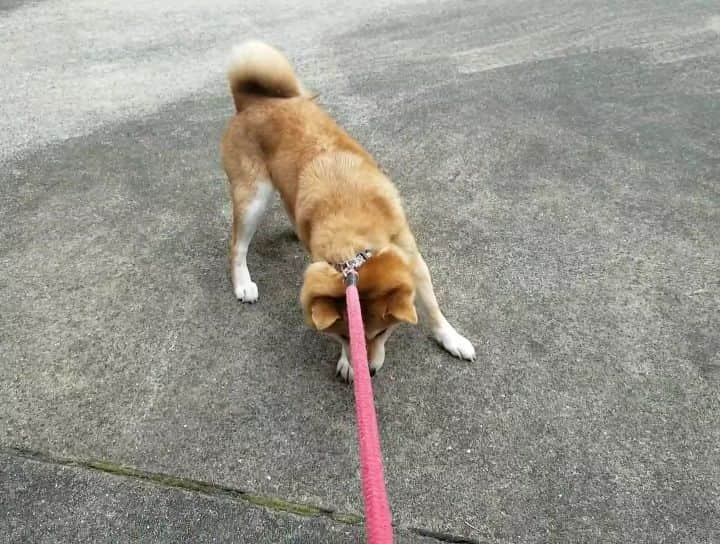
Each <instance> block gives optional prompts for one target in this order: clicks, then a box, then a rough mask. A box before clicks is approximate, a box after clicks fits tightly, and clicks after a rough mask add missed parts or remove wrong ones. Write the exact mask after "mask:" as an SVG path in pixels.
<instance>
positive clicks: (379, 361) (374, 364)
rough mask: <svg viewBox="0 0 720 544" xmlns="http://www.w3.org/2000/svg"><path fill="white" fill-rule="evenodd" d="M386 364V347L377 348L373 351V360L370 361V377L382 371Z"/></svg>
mask: <svg viewBox="0 0 720 544" xmlns="http://www.w3.org/2000/svg"><path fill="white" fill-rule="evenodd" d="M384 363H385V346H376V347H375V350H374V351H373V354H372V358H371V359H370V376H375V374H376V373H377V372H378V370H380V369H381V368H382V366H383V364H384Z"/></svg>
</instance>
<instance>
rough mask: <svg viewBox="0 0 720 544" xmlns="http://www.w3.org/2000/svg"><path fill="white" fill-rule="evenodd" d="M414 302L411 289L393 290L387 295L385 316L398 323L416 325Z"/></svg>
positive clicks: (416, 317)
mask: <svg viewBox="0 0 720 544" xmlns="http://www.w3.org/2000/svg"><path fill="white" fill-rule="evenodd" d="M414 302H415V296H414V293H413V292H412V290H411V289H406V288H399V289H395V290H394V291H392V292H391V293H390V294H389V295H388V298H387V309H386V310H385V315H391V316H392V317H394V318H395V319H397V320H398V321H405V322H406V323H411V324H412V325H417V322H418V316H417V311H416V310H415V303H414ZM383 317H385V316H383Z"/></svg>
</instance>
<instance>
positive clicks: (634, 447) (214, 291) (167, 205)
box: [0, 0, 720, 543]
mask: <svg viewBox="0 0 720 544" xmlns="http://www.w3.org/2000/svg"><path fill="white" fill-rule="evenodd" d="M13 4H14V5H12V7H10V8H8V9H5V10H4V11H2V12H0V31H1V35H2V36H3V42H4V44H7V45H8V47H4V48H3V49H2V50H1V51H0V55H2V57H1V58H2V60H3V65H4V66H6V67H7V68H6V69H5V72H4V75H3V78H2V80H1V81H0V107H1V108H2V111H3V113H4V114H5V115H3V116H2V117H1V118H0V157H2V158H1V160H2V162H3V164H2V176H3V179H2V185H1V187H2V193H0V195H1V196H2V218H3V221H2V224H1V225H0V229H1V230H2V233H1V236H0V267H1V268H0V270H2V275H1V276H0V300H2V311H0V396H1V397H2V398H3V403H2V404H1V405H0V445H1V446H2V447H3V451H4V452H5V455H6V456H9V458H8V460H7V462H8V463H9V464H10V466H11V467H12V466H14V467H15V468H14V469H13V468H11V469H10V470H9V471H3V472H2V474H0V478H2V479H3V480H2V485H3V486H4V487H9V488H12V489H19V488H22V486H26V487H27V488H28V489H34V490H35V491H34V492H35V493H42V492H41V491H39V490H42V489H43V486H44V485H47V482H54V481H55V480H53V478H55V479H57V482H58V486H59V487H60V488H64V489H66V493H67V494H72V493H80V494H82V491H81V489H83V488H87V489H88V490H89V489H90V488H91V487H93V486H94V485H95V484H93V483H92V482H91V480H93V479H99V480H100V481H101V482H102V483H99V484H98V486H99V488H98V489H102V486H108V485H109V486H127V487H124V488H123V490H122V493H123V494H124V495H123V497H124V498H123V499H122V501H121V502H118V503H117V505H116V506H115V507H112V506H111V505H107V504H106V505H104V503H103V502H102V501H92V502H93V504H94V505H95V507H96V509H97V511H107V512H122V511H129V510H130V508H132V507H134V506H131V505H138V504H139V505H140V506H139V507H138V508H140V512H141V513H140V514H138V517H137V518H132V520H129V521H128V522H127V524H122V523H118V524H112V525H111V524H107V525H98V526H97V527H99V528H98V530H99V531H105V530H106V529H107V531H109V533H107V534H108V535H110V536H108V538H117V539H122V537H123V535H127V534H128V533H127V532H123V531H132V530H133V527H134V526H135V525H134V524H136V523H141V522H138V521H136V520H138V519H142V516H143V515H147V516H148V517H150V518H153V516H157V518H160V517H162V516H168V519H180V518H181V517H182V516H183V512H184V511H185V510H183V509H196V510H194V511H197V512H208V511H209V510H210V509H212V508H222V511H223V512H225V513H227V517H225V518H223V519H224V520H225V521H226V522H227V527H228V528H229V529H228V530H233V531H234V529H235V528H237V527H240V526H241V525H242V524H243V522H242V520H243V519H245V518H244V517H243V516H255V519H257V520H259V519H260V518H262V520H263V521H262V522H261V521H257V523H258V524H260V523H265V522H267V523H268V524H270V525H272V527H273V528H272V529H269V530H271V531H274V530H287V531H293V530H298V531H301V533H299V534H313V531H327V530H330V528H329V527H330V526H329V525H327V524H324V520H320V521H317V520H315V521H313V520H305V519H295V518H292V519H290V518H287V514H282V513H277V512H275V511H273V510H272V509H268V510H267V511H265V512H258V511H256V510H253V512H252V513H248V512H247V511H246V509H245V508H244V507H242V505H238V504H236V503H234V502H233V503H232V504H223V505H222V507H220V506H215V503H214V502H212V501H211V502H212V505H213V506H211V505H210V504H211V502H208V501H209V499H208V498H206V497H203V496H200V494H192V493H190V494H185V492H182V495H176V494H175V493H180V492H175V491H173V492H172V493H170V491H168V490H158V489H156V488H154V487H148V486H146V485H145V484H143V483H142V482H140V484H142V485H139V484H138V483H137V482H123V480H122V476H120V477H119V478H120V480H117V479H115V478H118V477H115V476H113V477H112V478H110V477H104V476H103V475H102V474H98V473H96V472H93V473H92V474H90V473H89V472H91V471H88V470H87V469H85V468H83V466H82V463H81V464H80V467H78V468H74V469H72V471H73V475H72V477H68V476H62V475H63V474H67V473H66V471H67V470H70V469H67V468H62V467H61V466H60V465H62V463H61V460H62V459H65V458H73V459H79V460H83V459H100V460H103V461H104V462H107V463H109V464H110V465H112V466H115V465H123V466H130V467H134V468H135V469H137V470H140V471H146V472H148V473H152V474H170V475H173V476H175V477H177V478H181V479H188V480H199V481H203V482H212V483H213V484H214V485H219V486H226V487H229V488H233V489H239V490H243V491H245V492H251V493H256V494H260V495H263V496H272V497H278V498H280V499H282V500H286V501H292V502H299V503H302V504H307V505H312V506H316V507H320V508H323V509H327V510H332V511H337V512H343V513H348V514H358V513H360V512H361V502H360V498H359V493H358V489H359V480H358V471H357V456H356V452H355V443H354V440H355V435H354V432H355V431H354V426H353V414H352V392H351V390H350V389H348V388H347V387H345V386H344V385H343V384H342V383H339V382H338V381H337V380H336V379H335V378H334V376H333V370H334V359H335V357H336V353H335V348H334V347H333V346H332V345H330V344H328V343H327V342H325V341H324V340H322V339H321V338H318V337H316V336H315V335H314V334H312V333H310V332H309V331H307V330H306V329H305V327H304V325H303V323H302V316H301V313H300V310H299V307H298V304H297V296H298V289H299V286H300V279H301V278H300V276H301V272H302V269H303V266H304V265H305V263H306V262H307V261H306V257H305V256H304V255H303V253H302V251H301V249H300V248H299V247H298V246H297V245H296V242H295V241H294V240H293V238H292V236H291V231H290V229H289V227H288V224H287V221H286V219H285V218H284V217H283V215H282V212H281V210H280V207H279V206H278V205H277V203H276V205H275V206H274V208H273V209H272V211H271V213H270V214H269V215H268V217H267V218H266V220H265V221H264V223H263V226H262V228H261V232H260V233H259V234H258V236H257V238H256V242H255V245H254V247H253V249H252V250H251V257H250V259H251V266H252V267H253V270H254V275H255V279H256V281H257V282H258V285H259V288H260V302H259V303H258V304H257V305H255V306H252V307H247V306H242V305H240V304H239V303H237V302H236V301H235V300H234V299H233V297H232V292H231V289H230V284H229V279H228V275H227V270H226V256H225V252H226V245H227V235H228V205H227V202H226V200H227V199H226V193H225V191H226V189H225V186H224V183H225V181H224V179H223V177H222V172H221V169H220V167H219V159H218V153H217V142H218V138H219V136H220V134H221V132H222V129H223V126H224V124H225V123H226V121H227V118H228V116H229V115H230V114H231V112H232V104H231V101H230V98H229V97H228V96H227V93H226V89H225V83H224V81H223V78H222V69H223V62H224V57H225V54H226V52H227V51H228V50H229V47H230V46H231V45H232V44H233V43H236V42H238V41H241V40H242V39H244V38H246V37H258V36H260V37H263V38H265V39H267V40H269V41H271V42H274V43H276V44H278V45H280V46H281V47H283V48H285V49H286V50H287V51H288V53H289V55H290V56H291V57H292V58H293V60H294V61H295V62H296V63H297V65H298V71H299V72H300V73H301V75H302V76H303V78H304V79H305V82H306V84H307V86H308V87H310V88H312V89H316V90H318V91H319V92H321V93H322V94H321V101H322V103H323V104H324V105H325V106H326V107H327V108H328V109H329V110H330V111H331V112H332V113H333V114H334V115H335V116H336V117H337V118H338V119H339V120H340V121H341V122H342V123H343V124H344V125H345V126H346V127H347V128H348V129H350V131H351V132H352V133H353V134H355V135H356V136H357V137H358V138H359V139H360V141H362V142H363V143H364V144H366V145H367V147H368V148H369V149H370V150H371V151H372V152H373V153H374V154H375V155H376V156H377V158H378V159H379V160H380V162H381V163H382V164H383V166H384V167H385V169H386V170H387V171H388V172H389V173H390V174H391V175H392V177H393V178H394V179H395V180H396V182H397V184H398V186H399V187H400V190H401V192H402V194H403V196H404V199H405V202H406V205H407V210H408V214H409V216H410V218H411V223H412V224H413V226H414V228H415V230H416V232H417V236H418V239H419V242H420V245H421V247H422V248H423V250H424V252H425V254H426V259H427V260H428V262H429V265H430V268H431V270H432V271H433V273H434V276H435V283H436V285H437V289H438V294H439V298H440V299H441V303H442V305H443V307H444V308H445V309H446V313H447V314H448V317H449V318H450V319H451V320H452V321H453V322H454V323H455V324H456V325H457V327H458V328H459V329H460V330H461V331H463V332H464V333H465V334H466V335H468V336H469V338H470V339H471V340H473V341H474V343H475V344H476V347H477V349H478V359H477V361H476V362H475V363H463V362H458V361H456V360H453V359H451V358H450V357H449V356H447V355H446V354H444V353H443V352H442V351H441V350H440V349H439V348H437V347H436V346H434V345H433V344H432V343H431V342H430V340H428V339H427V338H426V337H425V335H424V334H423V333H422V331H419V330H415V329H405V330H403V331H402V332H401V333H400V334H398V335H396V337H394V338H393V341H392V343H391V344H390V345H389V351H388V364H386V367H385V368H383V371H382V372H381V373H380V374H379V375H378V377H377V378H376V379H375V381H374V384H375V388H376V395H377V406H378V413H379V419H380V425H381V428H382V438H383V446H384V453H385V458H386V464H387V480H388V488H389V493H390V497H391V501H392V505H393V511H394V518H395V522H396V524H397V526H398V528H399V529H400V530H409V529H411V528H419V529H422V530H427V531H436V532H441V533H445V534H446V537H443V538H450V536H454V537H457V538H464V539H466V540H469V541H478V542H508V543H509V542H513V543H514V542H629V541H632V542H698V543H700V542H715V541H718V540H720V522H718V519H720V499H719V498H718V497H720V445H719V444H720V396H719V395H718V393H719V391H718V389H719V388H720V336H719V335H718V330H719V329H720V311H719V310H720V281H719V275H718V270H720V189H719V185H718V182H719V181H720V180H719V179H718V178H719V177H720V176H719V174H720V152H719V151H718V146H717V142H718V133H719V132H720V100H719V98H720V96H719V93H720V35H719V32H720V8H718V6H717V5H716V4H715V3H714V2H702V1H696V2H690V1H682V2H659V1H658V2H646V1H640V2H632V3H625V2H617V3H605V4H604V5H603V6H602V7H600V6H599V4H597V3H592V2H589V1H587V0H585V1H572V2H559V1H555V0H552V1H548V2H543V3H542V4H540V3H536V2H522V1H507V2H483V3H476V2H462V1H451V2H440V3H438V2H432V3H430V2H428V3H420V2H403V3H399V2H398V3H392V4H387V3H384V2H380V1H368V2H363V3H362V6H357V5H356V4H354V3H352V4H350V3H348V4H347V6H346V7H345V9H342V7H338V6H337V4H336V3H329V2H317V3H309V4H310V5H306V4H298V3H289V2H287V3H284V2H279V1H274V0H270V1H267V2H263V3H259V2H258V3H256V2H249V3H243V7H242V9H241V8H239V7H238V6H237V5H234V4H230V3H225V2H220V1H217V2H207V3H202V5H201V7H200V4H199V3H196V4H192V3H187V4H185V3H182V2H181V3H177V2H175V3H169V2H167V3H165V2H157V3H139V2H138V3H137V4H136V3H134V2H123V3H122V4H113V5H112V6H111V7H108V6H107V5H102V6H101V5H96V4H95V3H91V2H73V3H70V2H56V1H48V2H42V3H27V4H21V3H17V2H15V3H13ZM628 4H629V5H628ZM38 28H42V29H43V31H42V32H38ZM16 448H21V449H22V450H24V451H31V452H37V453H38V454H42V455H43V456H44V457H43V458H44V459H46V462H43V463H42V464H41V467H40V468H39V467H38V466H36V465H32V467H33V468H29V469H28V468H23V466H24V464H25V463H27V462H28V461H25V460H23V459H24V458H17V455H16V454H15V453H13V452H15V451H16ZM33 462H34V461H33ZM53 464H56V465H57V466H56V467H54V468H53ZM18 467H19V468H18ZM18 473H20V476H18V475H17V474H18ZM13 474H15V476H13ZM18 478H19V479H21V480H23V481H24V482H26V483H22V484H20V487H18V484H15V483H13V482H17V481H19V480H18ZM8 482H9V483H8ZM108 482H109V483H108ZM52 485H54V483H53V484H52ZM88 492H90V491H88ZM157 493H160V494H165V493H169V495H164V496H166V497H167V498H166V499H164V500H165V501H166V502H165V503H164V504H165V505H166V506H163V507H162V508H161V507H160V506H158V507H157V510H156V511H155V510H154V509H155V504H156V501H154V500H153V499H152V497H153V494H157ZM20 494H21V493H20ZM16 495H17V494H16ZM180 496H181V497H182V499H180V498H177V497H180ZM23 501H25V502H23ZM123 501H124V502H123ZM5 504H6V503H3V509H4V510H3V512H1V514H2V515H3V516H4V517H2V518H0V533H2V534H10V533H9V532H8V531H7V529H8V528H10V527H11V528H12V530H13V531H22V530H25V528H23V527H22V525H23V523H24V524H26V526H27V527H30V528H32V529H27V530H28V531H29V530H36V531H38V532H37V533H34V534H37V535H43V534H48V535H52V532H53V530H57V531H60V529H53V528H54V527H56V526H54V525H52V520H51V519H50V518H52V517H53V515H52V513H50V514H44V515H43V516H36V515H35V514H34V512H35V510H34V507H32V506H31V502H30V499H16V500H15V501H13V502H12V505H11V507H12V508H11V510H8V508H6V506H5ZM32 504H34V503H32ZM83 504H85V503H83V502H82V501H80V500H78V502H77V503H75V505H74V506H73V507H74V508H76V509H77V510H76V511H78V512H80V511H82V510H83V508H87V507H85V506H83ZM112 508H115V510H113V509H112ZM6 511H11V512H12V516H10V515H9V514H8V515H6V514H5V513H6ZM46 512H52V510H46ZM142 512H145V513H144V514H143V513H142ZM208 515H209V514H208ZM172 516H176V517H175V518H172ZM233 516H237V519H235V518H233ZM74 517H75V516H74ZM76 517H77V523H78V524H79V523H80V519H82V517H81V516H76ZM153 519H156V518H153ZM314 523H318V524H319V525H313V524H314ZM260 526H261V525H258V527H260ZM43 527H44V528H46V529H47V531H46V532H43V531H44V530H45V529H43ZM333 527H334V526H333ZM278 528H280V529H278ZM335 528H336V529H337V530H339V531H343V530H347V531H349V532H351V533H352V534H351V535H349V537H348V538H350V539H352V538H353V537H357V533H353V531H354V530H355V528H353V527H350V528H347V529H344V528H342V527H340V528H337V527H335ZM65 530H79V529H72V528H68V529H65ZM112 531H116V533H115V534H114V535H113V533H112ZM173 531H174V529H173V530H168V532H165V533H162V534H161V533H157V534H156V535H157V536H155V534H154V535H153V538H156V539H157V540H166V541H173V540H175V539H178V538H180V536H179V533H176V532H173ZM302 531H305V533H302ZM13 534H21V533H13ZM62 534H69V533H62ZM103 534H105V533H103ZM234 534H235V535H236V540H235V541H253V538H256V536H254V535H256V534H257V533H253V532H251V533H249V534H248V535H247V536H245V535H243V534H242V533H241V532H237V531H235V533H234ZM270 534H273V533H270ZM318 534H320V533H318ZM218 535H219V536H218V538H219V539H222V538H223V535H224V536H225V537H227V539H228V540H232V538H230V536H229V535H230V533H222V534H221V533H218ZM338 535H339V533H338ZM447 535H450V536H447ZM338 538H340V536H338ZM436 540H437V539H436ZM317 541H323V540H322V537H318V540H317Z"/></svg>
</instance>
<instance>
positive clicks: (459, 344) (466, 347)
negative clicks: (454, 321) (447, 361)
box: [435, 325, 475, 361]
mask: <svg viewBox="0 0 720 544" xmlns="http://www.w3.org/2000/svg"><path fill="white" fill-rule="evenodd" d="M435 340H437V341H438V343H440V345H441V346H442V347H444V348H445V350H447V352H448V353H451V354H452V355H454V356H455V357H458V358H460V359H467V360H468V361H472V360H474V359H475V348H474V347H473V345H472V344H471V343H470V340H468V339H467V338H465V337H464V336H463V335H461V334H460V333H459V332H457V331H456V330H455V329H454V328H453V327H451V326H450V325H448V326H447V327H443V328H442V329H440V330H438V331H436V332H435Z"/></svg>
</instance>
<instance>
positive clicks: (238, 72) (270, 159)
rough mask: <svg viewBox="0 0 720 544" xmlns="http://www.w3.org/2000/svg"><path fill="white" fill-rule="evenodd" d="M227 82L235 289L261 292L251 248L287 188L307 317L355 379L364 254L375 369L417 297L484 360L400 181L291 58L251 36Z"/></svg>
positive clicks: (452, 336)
mask: <svg viewBox="0 0 720 544" xmlns="http://www.w3.org/2000/svg"><path fill="white" fill-rule="evenodd" d="M228 80H229V83H230V90H231V93H232V98H233V101H234V103H235V109H236V114H235V115H234V116H233V117H232V119H231V121H230V122H229V124H228V127H227V129H226V131H225V134H224V136H223V138H222V142H221V146H220V147H221V154H222V161H223V167H224V169H225V172H226V174H227V177H228V181H229V185H230V196H231V200H232V231H231V235H230V268H231V275H232V283H233V289H234V292H235V296H236V297H237V298H238V299H239V300H241V301H243V302H248V303H252V302H256V301H257V300H258V288H257V284H255V282H253V281H252V278H251V275H250V271H249V269H248V247H249V246H250V242H251V240H252V237H253V235H254V233H255V230H256V227H257V225H258V222H259V221H260V218H261V216H262V214H263V211H264V210H265V209H266V207H267V205H268V202H269V200H270V199H271V197H272V196H273V193H274V192H275V191H277V192H278V193H280V196H281V198H282V201H283V203H284V205H285V209H286V211H287V215H288V216H289V218H290V220H291V221H292V223H293V225H294V227H295V232H296V234H297V237H298V238H299V240H300V241H301V243H302V244H303V245H304V246H305V248H306V249H307V251H308V252H309V254H310V258H311V260H312V263H311V264H310V265H309V266H308V267H307V269H306V271H305V274H304V279H303V285H302V289H301V293H300V301H301V305H302V308H303V311H304V315H305V319H306V321H307V323H308V324H309V325H310V326H311V327H312V328H314V329H316V330H318V331H321V332H323V333H326V334H328V335H330V336H331V337H332V338H334V339H335V340H336V341H338V342H339V343H340V346H341V354H340V358H339V360H338V363H337V367H336V371H337V375H339V376H340V377H342V378H343V379H344V380H345V381H347V382H351V381H352V380H353V371H352V367H351V365H350V363H349V361H348V350H349V347H348V328H347V322H346V314H345V297H344V294H345V286H344V281H343V274H342V271H341V270H340V268H341V267H342V266H343V263H347V262H350V261H352V260H353V259H357V258H358V256H361V261H364V262H363V264H362V266H360V267H359V268H358V269H357V273H358V283H357V286H358V291H359V293H360V301H361V308H362V314H363V323H364V326H365V335H366V340H367V346H368V359H369V363H370V372H371V374H373V375H374V374H375V373H376V372H377V371H378V370H380V368H381V367H382V366H383V363H384V361H385V343H386V342H387V340H388V338H389V337H390V335H391V334H392V332H393V331H394V330H395V329H396V328H397V327H398V326H399V325H400V324H402V323H410V324H413V325H414V324H417V322H418V315H417V310H416V306H415V302H416V301H417V303H418V309H419V310H420V314H421V316H422V317H423V319H424V320H427V323H428V325H429V327H430V329H431V331H432V334H433V336H434V337H435V339H436V340H437V341H438V342H439V343H440V344H441V345H442V346H443V347H444V348H445V349H446V350H447V351H448V352H450V353H451V354H452V355H454V356H456V357H459V358H462V359H468V360H472V359H474V358H475V348H474V347H473V345H472V344H471V343H470V341H469V340H467V339H466V338H465V337H463V336H462V335H460V334H459V333H458V332H457V331H456V330H455V328H454V327H453V326H452V325H451V324H450V323H448V321H447V319H446V318H445V316H444V315H443V314H442V312H441V311H440V308H439V306H438V302H437V299H436V298H435V293H434V291H433V286H432V282H431V279H430V272H429V270H428V267H427V265H426V264H425V261H424V260H423V258H422V256H421V255H420V252H419V251H418V248H417V245H416V243H415V238H414V237H413V234H412V233H411V231H410V228H409V226H408V223H407V219H406V216H405V212H404V211H403V207H402V204H401V201H400V196H399V194H398V191H397V189H396V188H395V186H394V185H393V183H392V182H391V181H390V179H388V177H387V176H386V175H385V174H384V173H383V172H381V170H380V168H379V167H378V165H377V164H376V162H375V160H374V159H373V158H372V157H371V156H370V154H369V153H368V152H367V151H366V150H365V149H364V148H363V147H362V146H361V145H360V144H359V143H358V142H356V141H355V140H354V139H353V138H352V137H351V136H350V135H349V134H348V133H347V132H345V131H344V130H343V129H342V128H340V127H339V126H338V125H337V124H336V123H335V121H333V119H332V118H331V117H330V116H329V115H328V114H327V113H326V112H325V111H324V110H323V109H322V108H321V107H320V106H318V104H317V103H316V101H315V98H316V97H314V96H313V95H311V94H310V93H309V92H308V91H307V90H306V89H305V88H304V87H303V85H302V84H301V82H300V81H299V80H298V78H297V77H296V75H295V72H294V70H293V68H292V66H291V65H290V62H289V61H288V60H287V58H286V57H285V56H284V55H283V54H282V53H280V52H279V51H278V50H276V49H275V48H273V47H271V46H269V45H267V44H265V43H262V42H259V41H250V42H246V43H244V44H243V45H241V46H238V47H235V48H234V49H233V55H232V60H231V63H230V68H229V70H228Z"/></svg>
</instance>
